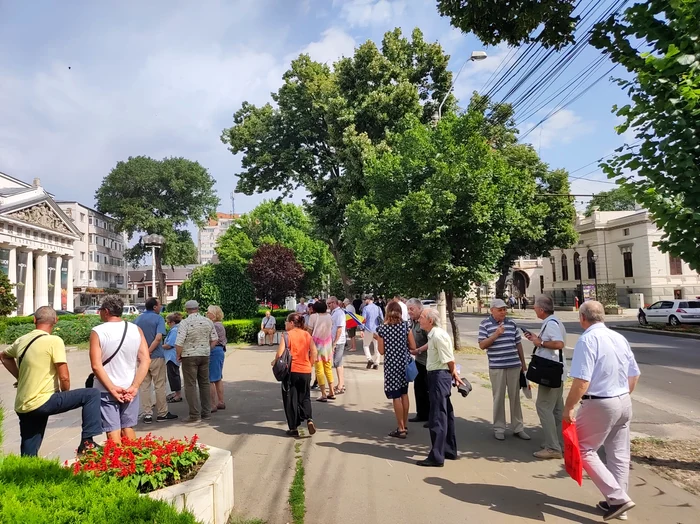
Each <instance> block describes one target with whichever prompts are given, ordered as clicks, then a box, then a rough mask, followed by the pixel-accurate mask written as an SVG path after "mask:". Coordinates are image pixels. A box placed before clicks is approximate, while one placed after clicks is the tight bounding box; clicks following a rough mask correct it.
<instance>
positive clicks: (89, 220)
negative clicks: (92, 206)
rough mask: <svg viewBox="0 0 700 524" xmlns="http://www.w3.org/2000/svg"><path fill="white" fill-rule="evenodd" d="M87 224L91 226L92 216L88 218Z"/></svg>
mask: <svg viewBox="0 0 700 524" xmlns="http://www.w3.org/2000/svg"><path fill="white" fill-rule="evenodd" d="M88 224H90V225H92V215H90V216H89V217H88Z"/></svg>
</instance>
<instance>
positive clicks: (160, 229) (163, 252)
mask: <svg viewBox="0 0 700 524" xmlns="http://www.w3.org/2000/svg"><path fill="white" fill-rule="evenodd" d="M95 200H96V201H97V209H98V210H99V211H100V212H102V213H106V214H108V215H110V216H111V217H112V218H114V219H115V221H116V230H117V231H119V232H126V234H127V235H128V237H129V240H131V239H132V237H133V236H134V235H135V234H158V235H162V236H163V237H164V238H165V244H164V246H163V248H162V249H157V250H156V260H155V261H156V273H157V275H158V277H159V281H160V282H159V284H160V285H159V295H160V299H161V301H163V294H164V291H165V279H164V277H163V269H162V265H163V264H170V265H181V264H192V263H195V262H196V261H197V251H196V248H195V246H194V243H193V242H192V237H191V235H190V233H189V231H187V229H186V228H187V225H188V224H189V223H190V222H193V223H194V224H195V225H197V226H199V227H201V226H203V225H204V222H205V221H206V220H207V219H208V218H210V217H212V216H214V215H215V213H216V207H217V205H218V204H219V198H218V197H217V196H216V193H215V191H214V179H213V178H212V177H211V175H209V172H208V171H207V170H206V169H205V168H204V167H202V166H201V165H200V164H199V163H198V162H193V161H191V160H187V159H185V158H174V157H173V158H164V159H163V160H154V159H153V158H149V157H146V156H137V157H129V159H128V160H127V161H125V162H118V163H117V165H116V166H115V167H114V169H112V171H111V172H110V173H109V175H107V176H106V177H105V178H104V180H103V181H102V185H101V186H100V187H99V189H98V190H97V192H96V193H95ZM149 251H150V250H147V249H145V248H144V246H142V245H139V244H137V245H136V246H135V247H134V248H132V249H130V250H128V251H127V252H126V253H125V255H126V258H127V260H129V261H131V262H133V263H138V262H139V261H141V260H142V259H143V257H144V256H145V255H146V254H148V252H149Z"/></svg>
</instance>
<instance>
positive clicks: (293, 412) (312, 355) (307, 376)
mask: <svg viewBox="0 0 700 524" xmlns="http://www.w3.org/2000/svg"><path fill="white" fill-rule="evenodd" d="M284 328H285V330H286V332H285V333H284V336H282V337H280V345H279V348H278V349H277V355H276V356H275V360H273V361H272V365H273V366H274V365H275V362H277V360H278V359H279V358H280V357H281V356H282V353H284V349H285V347H289V352H290V354H291V355H292V368H291V373H290V376H289V378H287V380H285V381H283V382H282V402H283V404H284V414H285V415H286V416H287V424H288V425H289V431H287V435H289V436H290V437H298V436H299V429H298V428H299V426H300V425H301V423H302V421H304V420H306V427H307V428H308V430H309V434H310V435H313V434H314V433H316V426H314V421H313V418H312V417H311V389H310V388H309V385H310V383H311V371H312V370H313V363H314V362H316V357H317V354H318V353H317V351H316V345H315V344H314V341H313V340H312V339H311V334H310V333H309V332H308V331H305V330H304V318H303V317H302V316H301V315H300V314H298V313H292V314H290V315H289V316H288V317H287V321H286V322H285V325H284Z"/></svg>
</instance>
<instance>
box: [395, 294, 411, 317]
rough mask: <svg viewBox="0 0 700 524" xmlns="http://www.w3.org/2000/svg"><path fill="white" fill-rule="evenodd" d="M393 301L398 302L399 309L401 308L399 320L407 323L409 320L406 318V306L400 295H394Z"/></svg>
mask: <svg viewBox="0 0 700 524" xmlns="http://www.w3.org/2000/svg"><path fill="white" fill-rule="evenodd" d="M394 301H396V302H398V304H399V307H401V320H403V321H404V322H408V321H409V320H410V318H409V316H408V306H406V303H405V302H404V301H403V298H401V295H394Z"/></svg>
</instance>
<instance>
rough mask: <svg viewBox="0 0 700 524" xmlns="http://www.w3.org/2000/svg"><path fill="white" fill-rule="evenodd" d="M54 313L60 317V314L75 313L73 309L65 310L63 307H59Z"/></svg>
mask: <svg viewBox="0 0 700 524" xmlns="http://www.w3.org/2000/svg"><path fill="white" fill-rule="evenodd" d="M56 314H57V315H58V316H59V317H60V316H61V315H75V314H76V313H75V312H73V311H66V310H65V309H59V310H58V311H56Z"/></svg>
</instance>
